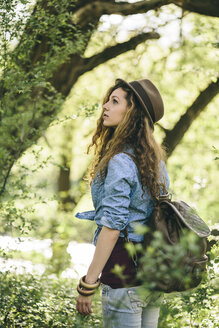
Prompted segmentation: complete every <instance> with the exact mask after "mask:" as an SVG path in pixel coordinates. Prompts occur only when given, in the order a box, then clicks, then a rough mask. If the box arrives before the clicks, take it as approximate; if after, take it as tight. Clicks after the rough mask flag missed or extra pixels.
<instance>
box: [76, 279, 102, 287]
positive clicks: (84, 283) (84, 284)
mask: <svg viewBox="0 0 219 328" xmlns="http://www.w3.org/2000/svg"><path fill="white" fill-rule="evenodd" d="M85 278H86V276H83V277H82V278H81V279H80V281H79V284H80V286H82V287H84V288H86V289H88V290H93V289H96V288H98V287H99V286H100V279H99V278H98V279H97V281H96V282H95V283H94V284H88V283H86V282H85Z"/></svg>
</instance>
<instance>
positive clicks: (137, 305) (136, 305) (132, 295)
mask: <svg viewBox="0 0 219 328" xmlns="http://www.w3.org/2000/svg"><path fill="white" fill-rule="evenodd" d="M127 292H128V295H129V299H130V303H131V306H132V308H133V310H134V311H135V312H139V311H141V310H142V308H143V307H145V306H146V305H147V303H146V302H145V301H143V300H142V299H141V298H140V296H139V295H138V294H137V293H136V291H135V290H134V289H133V288H129V289H128V290H127Z"/></svg>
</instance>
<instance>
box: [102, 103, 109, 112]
mask: <svg viewBox="0 0 219 328" xmlns="http://www.w3.org/2000/svg"><path fill="white" fill-rule="evenodd" d="M108 104H109V102H106V103H105V104H103V109H104V110H108V109H109V106H108Z"/></svg>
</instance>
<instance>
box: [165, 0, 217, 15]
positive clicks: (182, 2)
mask: <svg viewBox="0 0 219 328" xmlns="http://www.w3.org/2000/svg"><path fill="white" fill-rule="evenodd" d="M172 3H174V4H175V5H177V6H179V7H181V8H183V9H184V10H189V11H193V12H196V13H198V14H201V15H208V16H213V17H219V1H218V0H208V1H203V0H173V1H172Z"/></svg>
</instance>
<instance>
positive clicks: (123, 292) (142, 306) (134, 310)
mask: <svg viewBox="0 0 219 328" xmlns="http://www.w3.org/2000/svg"><path fill="white" fill-rule="evenodd" d="M140 288H141V287H140V286H138V287H130V288H117V289H112V288H111V287H110V286H107V285H102V312H103V324H104V327H105V328H131V327H132V328H157V325H158V318H159V312H160V302H161V301H162V298H163V297H162V294H161V293H157V292H156V293H153V294H147V295H144V296H140V295H139V289H140Z"/></svg>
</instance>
